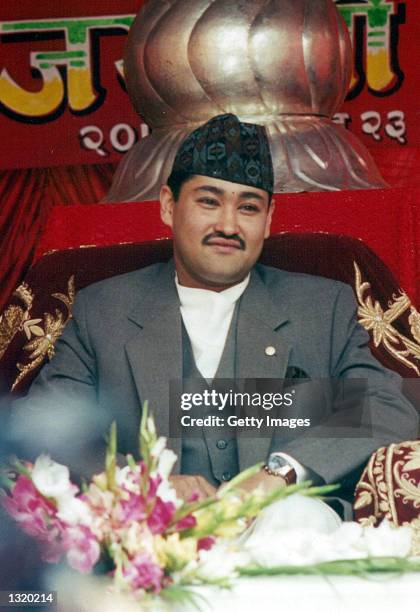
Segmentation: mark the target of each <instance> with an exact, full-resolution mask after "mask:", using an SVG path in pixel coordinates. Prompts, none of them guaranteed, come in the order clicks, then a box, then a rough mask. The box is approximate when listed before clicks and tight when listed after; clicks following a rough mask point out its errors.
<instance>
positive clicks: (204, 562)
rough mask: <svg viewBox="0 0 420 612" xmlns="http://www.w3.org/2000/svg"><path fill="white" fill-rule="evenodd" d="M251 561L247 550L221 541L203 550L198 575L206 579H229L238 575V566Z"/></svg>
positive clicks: (197, 570)
mask: <svg viewBox="0 0 420 612" xmlns="http://www.w3.org/2000/svg"><path fill="white" fill-rule="evenodd" d="M248 563H249V556H248V554H247V553H246V552H244V551H242V552H239V551H238V550H236V549H235V548H234V547H233V546H228V545H226V544H223V543H220V544H216V545H215V546H213V548H211V549H210V550H201V551H200V554H199V561H198V564H197V568H196V575H197V576H198V577H200V578H202V579H206V580H220V579H224V578H226V579H229V578H232V577H234V576H235V575H236V571H235V570H236V568H237V567H239V566H242V565H247V564H248Z"/></svg>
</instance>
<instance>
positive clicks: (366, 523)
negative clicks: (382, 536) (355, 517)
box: [359, 514, 378, 527]
mask: <svg viewBox="0 0 420 612" xmlns="http://www.w3.org/2000/svg"><path fill="white" fill-rule="evenodd" d="M377 522H378V520H377V519H376V518H375V517H374V516H373V514H371V515H370V516H368V517H366V518H361V519H360V520H359V523H360V524H361V526H362V527H375V525H376V524H377Z"/></svg>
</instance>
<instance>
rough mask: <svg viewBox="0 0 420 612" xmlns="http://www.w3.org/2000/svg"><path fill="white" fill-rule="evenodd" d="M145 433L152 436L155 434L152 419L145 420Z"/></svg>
mask: <svg viewBox="0 0 420 612" xmlns="http://www.w3.org/2000/svg"><path fill="white" fill-rule="evenodd" d="M147 431H148V433H150V434H152V435H155V434H156V427H155V422H154V420H153V418H152V417H148V419H147Z"/></svg>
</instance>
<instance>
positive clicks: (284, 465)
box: [264, 453, 296, 485]
mask: <svg viewBox="0 0 420 612" xmlns="http://www.w3.org/2000/svg"><path fill="white" fill-rule="evenodd" d="M264 470H265V471H266V472H267V474H270V476H281V477H282V478H284V480H285V481H286V484H288V485H290V484H293V483H295V482H296V472H295V469H294V467H293V466H292V465H291V464H290V463H289V462H288V461H287V459H286V458H285V457H283V455H282V454H281V453H271V455H270V456H269V457H268V461H267V463H266V465H265V466H264Z"/></svg>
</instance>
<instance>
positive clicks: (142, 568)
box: [123, 553, 164, 593]
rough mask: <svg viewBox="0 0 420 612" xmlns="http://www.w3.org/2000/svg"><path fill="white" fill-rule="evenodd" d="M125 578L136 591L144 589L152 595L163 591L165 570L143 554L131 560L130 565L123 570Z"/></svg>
mask: <svg viewBox="0 0 420 612" xmlns="http://www.w3.org/2000/svg"><path fill="white" fill-rule="evenodd" d="M123 576H124V578H125V579H126V580H127V581H128V582H129V583H130V585H131V586H132V588H133V589H134V590H137V589H144V590H145V591H149V592H152V593H159V592H160V591H161V590H162V586H163V585H162V583H163V579H164V573H163V570H162V568H161V567H159V565H157V564H156V563H153V561H152V560H151V559H150V557H149V555H147V554H144V553H142V554H139V555H137V556H136V557H134V559H131V560H130V565H129V566H128V567H126V568H125V569H124V570H123Z"/></svg>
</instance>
